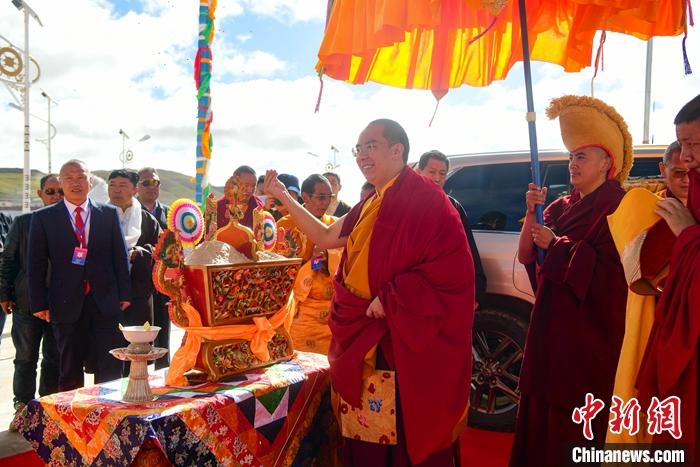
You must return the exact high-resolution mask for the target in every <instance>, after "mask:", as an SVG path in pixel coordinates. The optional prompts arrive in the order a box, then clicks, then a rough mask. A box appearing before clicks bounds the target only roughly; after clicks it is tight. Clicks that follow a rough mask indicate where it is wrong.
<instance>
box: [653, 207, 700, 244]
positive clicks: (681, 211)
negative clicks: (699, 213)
mask: <svg viewBox="0 0 700 467" xmlns="http://www.w3.org/2000/svg"><path fill="white" fill-rule="evenodd" d="M654 212H656V214H658V215H659V216H661V217H663V218H664V220H665V221H666V223H667V224H668V227H669V228H670V229H671V232H673V233H674V235H675V236H676V237H677V236H679V235H680V234H681V232H683V231H684V230H685V229H686V228H688V227H691V226H693V225H696V224H697V221H696V220H695V218H694V217H693V214H692V213H691V212H690V210H689V209H688V208H686V207H685V206H683V203H681V202H680V201H678V200H677V199H675V198H665V199H662V200H660V201H658V202H657V203H656V210H655V211H654Z"/></svg>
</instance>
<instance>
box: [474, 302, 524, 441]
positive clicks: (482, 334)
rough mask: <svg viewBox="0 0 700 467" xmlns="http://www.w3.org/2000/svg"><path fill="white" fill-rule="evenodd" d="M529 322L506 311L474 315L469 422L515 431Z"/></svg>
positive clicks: (486, 310)
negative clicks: (519, 386)
mask: <svg viewBox="0 0 700 467" xmlns="http://www.w3.org/2000/svg"><path fill="white" fill-rule="evenodd" d="M526 337H527V323H526V322H524V321H522V320H521V319H520V318H518V317H517V316H514V315H512V314H509V313H507V312H505V311H501V310H494V309H489V308H486V309H482V310H479V311H477V312H476V315H475V316H474V328H473V331H472V381H471V392H470V396H469V405H470V407H469V425H470V426H473V427H477V428H486V429H489V430H495V431H513V430H514V429H515V417H516V415H517V413H518V403H519V402H520V390H519V389H518V383H519V382H520V366H521V364H522V361H523V353H524V349H525V339H526Z"/></svg>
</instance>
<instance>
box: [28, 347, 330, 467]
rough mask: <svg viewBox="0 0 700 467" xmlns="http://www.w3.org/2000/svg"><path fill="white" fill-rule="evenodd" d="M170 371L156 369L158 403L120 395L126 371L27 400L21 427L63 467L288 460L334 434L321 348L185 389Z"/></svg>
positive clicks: (253, 463) (52, 461)
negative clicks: (171, 383) (171, 379)
mask: <svg viewBox="0 0 700 467" xmlns="http://www.w3.org/2000/svg"><path fill="white" fill-rule="evenodd" d="M164 371H165V370H160V371H158V372H156V373H155V375H152V376H151V380H150V383H151V388H152V390H153V393H154V395H155V396H156V397H157V398H156V400H155V401H153V402H149V403H143V404H132V403H124V402H121V401H120V398H121V393H122V391H123V390H124V389H125V388H126V379H122V380H117V381H113V382H110V383H106V384H102V385H99V386H94V387H91V388H82V389H78V390H75V391H68V392H63V393H58V394H53V395H50V396H46V397H42V398H41V399H36V400H33V401H31V402H30V403H29V404H28V405H27V412H26V415H25V417H24V418H23V420H22V424H21V428H20V431H21V433H22V434H23V435H24V437H25V438H26V439H27V440H28V441H29V442H30V443H31V445H32V447H33V448H34V450H35V451H36V452H37V454H38V455H39V456H40V457H41V458H42V459H43V460H44V462H46V463H47V464H49V465H61V466H65V465H95V466H107V465H109V466H112V465H131V464H132V463H134V464H140V465H144V464H150V465H157V464H165V465H167V464H168V463H172V464H174V465H197V466H205V465H212V466H215V465H232V466H237V465H244V466H277V465H291V464H294V463H297V464H298V463H303V461H301V460H300V459H298V456H307V457H309V456H313V455H314V452H313V451H314V449H317V448H318V444H319V442H321V443H322V442H323V441H324V439H326V440H328V437H329V434H328V423H332V422H330V421H329V419H332V415H330V410H329V406H328V402H327V401H328V387H329V376H328V360H327V359H326V357H325V356H323V355H319V354H314V353H304V352H297V353H296V354H295V357H294V358H293V359H292V360H290V361H287V362H280V363H277V364H274V365H271V366H269V367H266V368H261V369H257V370H252V371H250V372H248V373H246V374H243V375H240V376H238V377H234V378H232V379H229V380H227V381H226V382H222V383H205V384H203V385H200V386H195V387H187V388H174V387H168V386H165V382H164ZM322 402H323V403H322ZM319 406H321V409H320V410H319ZM324 425H325V426H324ZM154 451H155V454H156V455H155V457H154ZM163 453H164V455H163ZM159 457H160V458H161V459H162V462H159V461H158V460H157V459H158V458H159ZM166 457H167V461H165V459H166ZM154 459H155V460H154Z"/></svg>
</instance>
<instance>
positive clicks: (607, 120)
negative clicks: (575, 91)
mask: <svg viewBox="0 0 700 467" xmlns="http://www.w3.org/2000/svg"><path fill="white" fill-rule="evenodd" d="M547 116H548V117H549V118H550V119H551V120H554V119H555V118H557V117H559V127H560V128H561V139H562V141H563V142H564V146H566V149H568V150H569V152H574V151H576V150H577V149H580V148H583V147H587V146H597V147H600V148H602V149H604V150H605V151H606V152H607V153H608V155H609V156H610V157H611V158H612V159H613V162H614V166H613V173H612V177H611V178H614V179H615V180H617V181H618V182H620V184H621V185H622V184H624V183H625V182H626V181H627V175H629V172H630V169H631V168H632V154H633V153H632V135H630V132H629V130H628V129H627V123H625V120H624V119H623V118H622V116H621V115H620V114H619V113H617V111H616V110H615V109H614V108H613V107H611V106H609V105H608V104H606V103H605V102H603V101H601V100H600V99H596V98H594V97H588V96H571V95H569V96H562V97H559V98H557V99H552V101H551V102H550V104H549V107H547Z"/></svg>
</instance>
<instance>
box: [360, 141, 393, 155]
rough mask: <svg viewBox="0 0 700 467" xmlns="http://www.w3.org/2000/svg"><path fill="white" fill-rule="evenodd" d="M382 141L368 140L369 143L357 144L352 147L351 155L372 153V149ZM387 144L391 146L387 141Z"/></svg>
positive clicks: (377, 146)
mask: <svg viewBox="0 0 700 467" xmlns="http://www.w3.org/2000/svg"><path fill="white" fill-rule="evenodd" d="M380 143H384V142H383V141H370V142H369V143H365V144H358V145H357V146H355V147H354V148H352V155H353V156H355V157H359V156H360V155H361V154H363V153H367V154H372V153H373V152H374V151H376V150H377V149H378V148H379V144H380ZM386 144H387V145H388V146H391V144H389V143H388V142H387V143H386Z"/></svg>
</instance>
